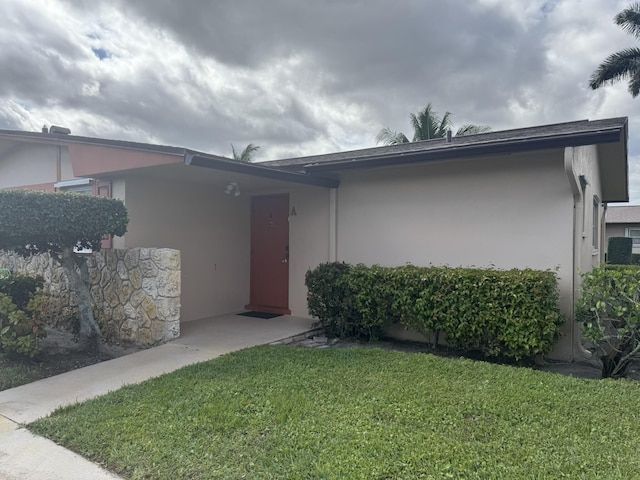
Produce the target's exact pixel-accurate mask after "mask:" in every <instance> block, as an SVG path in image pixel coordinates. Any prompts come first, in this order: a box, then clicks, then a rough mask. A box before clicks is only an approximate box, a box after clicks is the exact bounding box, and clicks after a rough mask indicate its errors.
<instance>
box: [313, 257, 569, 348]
mask: <svg viewBox="0 0 640 480" xmlns="http://www.w3.org/2000/svg"><path fill="white" fill-rule="evenodd" d="M338 265H339V267H337V266H338ZM338 269H339V270H338ZM336 273H337V275H336ZM307 287H308V288H309V296H308V298H309V299H310V302H309V311H310V313H311V314H312V315H314V316H317V317H318V318H319V320H320V324H321V325H324V326H326V327H327V330H328V333H330V334H332V335H336V336H344V335H345V333H346V334H347V336H356V337H368V338H376V337H377V336H379V335H380V334H381V333H382V331H383V330H382V329H383V326H384V324H385V322H386V321H388V320H396V321H400V323H402V324H403V325H404V326H406V327H409V328H412V329H415V330H417V331H419V332H421V333H423V334H424V335H426V336H431V335H433V336H434V338H435V340H434V343H438V339H439V336H440V334H444V335H446V340H447V343H448V344H449V345H450V346H452V347H453V348H455V349H457V350H460V351H471V350H478V351H480V352H482V354H484V355H486V356H489V357H507V358H514V359H521V358H525V357H533V356H536V355H541V354H545V353H548V352H550V351H551V349H552V348H553V345H554V344H555V342H556V340H557V339H558V337H559V335H560V330H559V327H560V325H562V323H563V318H562V316H561V315H560V312H559V309H558V290H557V278H556V275H555V273H554V272H541V271H535V270H510V271H497V270H482V269H464V268H444V267H430V268H421V267H415V266H411V265H408V266H404V267H398V268H383V267H379V266H374V267H365V266H364V265H357V266H355V267H349V266H348V265H345V264H324V265H321V266H320V267H318V268H316V269H315V270H313V271H310V272H308V273H307ZM329 305H330V306H331V308H327V306H329ZM319 307H322V308H319Z"/></svg>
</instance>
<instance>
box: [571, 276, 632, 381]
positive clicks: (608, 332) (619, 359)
mask: <svg viewBox="0 0 640 480" xmlns="http://www.w3.org/2000/svg"><path fill="white" fill-rule="evenodd" d="M576 319H577V320H578V321H580V322H583V328H582V334H583V337H584V338H585V339H586V340H588V341H589V342H590V343H591V345H589V346H588V348H589V349H590V350H591V351H592V352H593V353H594V354H596V355H597V356H598V358H599V359H600V361H601V362H602V376H603V377H613V378H618V377H624V376H625V375H626V372H627V370H628V368H629V365H630V363H631V362H632V361H633V360H634V359H636V358H638V357H640V269H639V268H634V267H631V268H602V267H600V268H594V269H593V270H592V271H591V272H589V273H586V274H584V275H583V276H582V295H581V298H580V300H578V302H577V308H576Z"/></svg>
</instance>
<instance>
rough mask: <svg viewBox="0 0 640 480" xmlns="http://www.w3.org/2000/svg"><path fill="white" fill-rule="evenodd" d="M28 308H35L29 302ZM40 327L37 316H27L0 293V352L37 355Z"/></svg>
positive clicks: (41, 330) (40, 333)
mask: <svg viewBox="0 0 640 480" xmlns="http://www.w3.org/2000/svg"><path fill="white" fill-rule="evenodd" d="M34 298H35V297H34ZM32 301H33V299H32ZM30 306H31V308H33V309H34V310H35V309H36V308H37V306H36V305H35V304H31V302H30ZM41 327H42V322H41V321H40V320H39V318H38V315H37V314H36V315H33V316H30V315H28V314H27V312H25V311H23V310H20V309H19V308H18V307H17V306H16V304H15V303H13V302H12V301H11V297H9V296H8V295H5V294H3V293H0V350H2V351H3V352H5V353H18V354H22V355H29V356H31V357H33V356H34V355H35V354H37V353H38V337H39V336H42V335H43V334H44V329H42V328H41Z"/></svg>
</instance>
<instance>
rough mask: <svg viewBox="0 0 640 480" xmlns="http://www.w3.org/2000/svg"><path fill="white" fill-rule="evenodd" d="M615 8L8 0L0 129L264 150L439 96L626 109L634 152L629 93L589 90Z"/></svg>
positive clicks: (352, 131) (503, 117)
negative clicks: (49, 129) (53, 128)
mask: <svg viewBox="0 0 640 480" xmlns="http://www.w3.org/2000/svg"><path fill="white" fill-rule="evenodd" d="M624 6H626V2H625V1H624V0H616V1H615V2H614V1H611V2H607V4H606V5H603V4H602V2H601V0H555V1H544V0H532V1H531V2H527V3H526V5H525V4H521V3H519V2H513V1H511V0H474V1H472V2H470V1H468V0H449V1H447V2H442V1H436V0H398V1H393V2H392V1H391V0H367V1H364V0H325V1H322V2H299V1H295V0H271V1H269V2H264V1H263V0H244V1H237V0H234V1H232V0H217V1H215V2H211V1H205V0H200V1H196V0H184V1H181V2H175V1H173V0H135V1H133V0H112V1H108V2H107V1H97V0H73V1H72V0H52V1H51V2H45V3H43V2H40V1H39V0H5V1H4V2H2V4H0V15H1V16H2V17H3V19H4V20H5V28H3V29H2V30H0V42H2V45H3V48H2V49H1V50H0V62H1V64H2V65H3V68H2V69H0V128H12V129H39V128H40V126H42V124H43V123H48V124H51V123H57V124H64V125H67V126H69V127H70V128H71V129H72V131H73V132H74V133H78V134H85V135H93V136H103V137H109V138H123V139H130V140H138V141H151V142H158V143H164V144H173V145H181V146H187V147H191V148H196V149H201V150H206V151H210V152H212V153H218V154H226V155H228V154H230V144H231V143H233V144H234V145H236V146H237V147H240V148H242V147H243V146H244V145H246V144H247V143H254V144H258V145H260V146H261V147H262V148H261V149H260V150H259V152H258V155H257V158H258V159H269V158H277V157H289V156H295V155H309V154H314V153H325V152H331V151H336V150H341V149H353V148H360V147H367V146H372V145H373V144H374V137H375V134H376V132H377V131H378V130H379V129H380V128H381V127H382V126H389V127H391V128H392V129H394V130H401V131H404V132H406V133H410V131H409V122H408V118H407V117H408V114H409V112H415V111H417V110H419V109H420V108H422V107H424V105H425V104H426V103H427V102H431V103H432V104H433V106H434V108H435V109H436V111H438V112H440V113H444V112H445V111H450V112H452V113H453V114H454V121H455V123H456V124H462V123H483V124H489V125H492V126H493V127H494V128H496V129H498V128H510V127H519V126H527V125H533V124H541V123H554V122H560V121H567V120H574V119H578V118H604V117H607V116H619V115H630V116H631V117H632V122H631V125H632V132H631V139H630V147H631V152H632V154H635V152H636V151H637V149H638V147H637V145H638V142H637V141H636V137H637V135H636V134H635V132H634V131H633V126H634V125H635V124H636V123H638V121H636V120H635V118H636V117H637V114H636V112H637V110H638V109H637V107H636V106H635V105H636V104H635V102H637V101H633V100H631V99H630V97H629V96H628V94H626V92H625V87H624V85H618V86H615V87H608V88H607V89H606V90H603V91H598V92H592V91H590V90H588V88H587V80H588V77H589V75H590V74H591V72H592V71H593V69H594V68H595V67H596V66H597V65H598V63H599V62H600V61H601V60H602V59H603V58H604V57H605V56H606V55H608V54H609V53H611V52H613V51H616V50H619V49H621V48H624V47H626V46H629V45H633V44H634V42H635V40H634V39H633V38H632V37H630V36H628V35H625V34H624V32H621V31H620V30H619V29H618V28H617V27H615V25H613V23H612V21H611V19H612V17H613V16H614V15H615V13H617V12H618V11H619V10H620V9H622V8H624ZM96 52H101V53H100V54H96ZM638 118H639V121H640V117H638ZM632 159H633V160H632V162H633V163H634V168H633V169H631V172H632V178H633V179H634V180H640V171H639V170H638V168H636V167H635V163H637V162H638V161H640V159H636V157H635V156H634V157H632ZM633 192H636V193H634V195H635V194H638V195H640V193H637V192H640V190H638V189H634V190H633ZM637 200H638V201H640V197H639V198H638V199H637Z"/></svg>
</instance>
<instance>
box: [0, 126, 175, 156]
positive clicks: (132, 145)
mask: <svg viewBox="0 0 640 480" xmlns="http://www.w3.org/2000/svg"><path fill="white" fill-rule="evenodd" d="M0 137H6V138H13V139H16V140H21V139H25V140H37V141H39V142H43V143H45V142H48V143H54V144H56V145H67V144H69V143H79V144H86V145H97V146H103V147H112V148H124V149H127V150H140V151H145V152H154V153H164V154H168V155H180V156H182V155H184V154H185V152H186V150H187V149H186V148H183V147H173V146H170V145H156V144H153V143H142V142H131V141H127V140H112V139H108V138H96V137H83V136H79V135H68V134H62V133H44V132H24V131H20V130H0Z"/></svg>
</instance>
